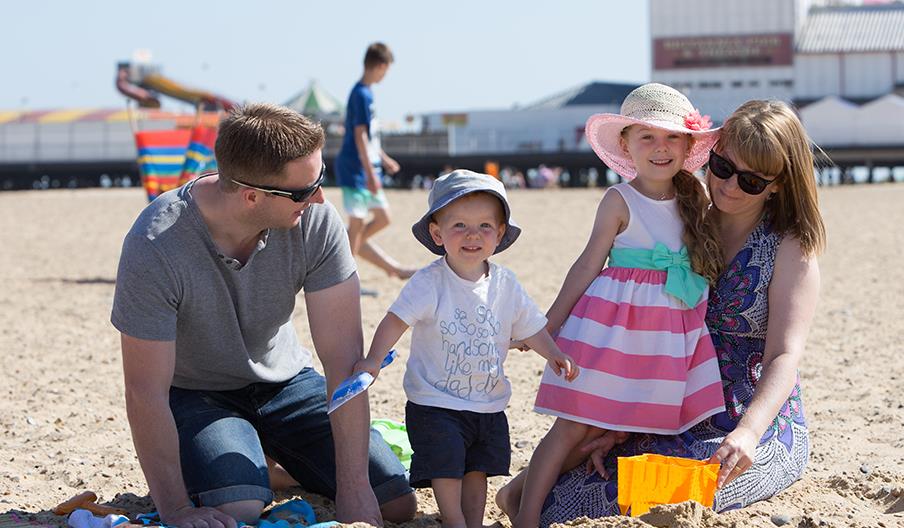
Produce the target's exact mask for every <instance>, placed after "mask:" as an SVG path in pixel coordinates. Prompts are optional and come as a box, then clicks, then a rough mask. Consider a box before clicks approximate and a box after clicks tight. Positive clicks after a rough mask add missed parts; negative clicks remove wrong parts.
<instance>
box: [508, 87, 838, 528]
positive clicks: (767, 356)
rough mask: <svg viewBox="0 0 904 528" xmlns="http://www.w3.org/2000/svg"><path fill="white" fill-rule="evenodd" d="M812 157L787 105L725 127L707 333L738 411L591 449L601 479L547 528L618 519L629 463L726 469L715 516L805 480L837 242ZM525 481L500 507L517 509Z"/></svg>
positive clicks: (716, 165) (739, 114)
mask: <svg viewBox="0 0 904 528" xmlns="http://www.w3.org/2000/svg"><path fill="white" fill-rule="evenodd" d="M810 148H811V146H810V140H809V138H808V137H807V133H806V131H805V130H804V128H803V126H802V125H801V123H800V121H799V119H798V118H797V116H796V115H795V113H794V111H793V110H792V109H791V108H789V107H788V106H787V105H786V104H784V103H781V102H778V101H749V102H747V103H745V104H743V105H741V107H740V108H738V109H737V110H736V111H735V112H734V113H733V114H732V115H731V116H729V118H728V119H727V120H726V121H725V124H724V126H723V127H722V130H721V135H720V139H719V141H718V143H717V144H716V146H715V147H714V148H713V149H712V150H711V152H710V153H709V165H708V170H707V171H706V182H707V185H708V187H709V191H710V195H711V196H712V208H711V210H710V212H709V214H708V215H707V218H706V222H707V223H709V224H711V225H713V226H714V227H715V228H716V230H717V231H716V232H717V234H718V241H719V246H720V248H721V263H722V268H723V271H722V273H721V274H720V276H719V278H718V280H717V281H716V283H715V285H714V287H713V289H712V290H711V292H710V298H709V306H708V310H707V315H706V323H707V325H708V327H709V329H710V332H711V335H712V339H713V344H714V346H715V349H716V356H717V358H718V361H719V367H720V370H721V373H722V388H723V390H724V394H725V401H726V407H727V408H726V410H725V411H724V412H721V413H719V414H717V415H715V416H712V417H710V418H707V419H706V420H704V421H703V422H701V423H700V424H698V425H696V426H694V427H692V428H691V429H690V430H688V431H686V432H684V433H682V434H680V435H656V434H651V433H635V434H631V435H630V437H628V438H627V440H624V439H623V438H616V437H615V436H614V435H613V434H606V435H604V436H602V437H600V438H599V439H597V440H595V441H593V442H590V443H588V444H587V445H585V446H584V449H582V451H584V452H585V453H586V452H590V453H591V460H592V461H593V464H594V466H595V467H596V469H597V471H596V472H594V473H592V474H588V473H587V472H586V471H585V470H584V469H583V468H581V467H579V468H576V469H574V470H572V471H570V472H568V473H566V474H565V475H562V476H561V477H560V478H559V479H558V482H557V483H556V485H555V487H554V488H553V490H552V493H551V494H550V495H549V496H548V497H547V498H546V502H545V505H544V511H543V514H542V516H541V521H540V526H547V525H549V524H551V523H556V522H566V521H568V520H571V519H574V518H576V517H578V516H585V515H586V516H590V517H602V516H609V515H617V514H618V513H619V509H618V504H617V495H618V474H617V457H620V456H633V455H638V454H641V453H658V454H663V455H672V456H682V457H688V458H694V459H698V460H709V461H710V462H713V463H720V464H721V468H720V470H719V476H718V481H717V485H718V487H719V489H718V491H717V492H716V496H715V502H714V504H713V509H714V510H716V511H726V510H731V509H737V508H742V507H745V506H747V505H749V504H751V503H754V502H757V501H761V500H765V499H768V498H769V497H771V496H773V495H775V494H776V493H778V492H779V491H781V490H783V489H785V488H787V487H788V486H790V485H791V484H792V483H793V482H794V481H796V480H797V479H799V478H800V477H801V475H802V474H803V471H804V468H805V467H806V464H807V460H808V458H809V454H810V443H809V434H808V431H807V423H806V420H805V419H804V411H803V402H802V396H801V390H800V382H799V376H798V370H797V369H798V364H799V363H800V359H801V356H802V355H803V352H804V349H805V347H806V340H807V334H808V333H809V330H810V324H811V322H812V320H813V315H814V312H815V310H816V303H817V298H818V294H819V282H820V279H819V267H818V265H817V261H816V256H817V255H818V254H819V253H820V252H821V251H822V249H823V248H824V246H825V240H826V239H825V228H824V226H823V221H822V218H821V216H820V213H819V207H818V203H817V194H816V180H815V176H814V167H813V155H812V152H811V150H810ZM578 363H579V364H580V363H581V361H580V359H578ZM622 440H624V441H623V442H622V443H621V444H619V443H618V442H619V441H622ZM519 478H521V477H516V478H515V479H513V481H512V482H513V483H514V485H512V484H510V485H509V486H506V489H505V493H502V496H501V497H497V500H498V499H501V500H502V501H505V502H509V501H512V500H514V497H515V496H517V495H518V494H519V493H520V492H519V485H518V483H517V481H518V480H519Z"/></svg>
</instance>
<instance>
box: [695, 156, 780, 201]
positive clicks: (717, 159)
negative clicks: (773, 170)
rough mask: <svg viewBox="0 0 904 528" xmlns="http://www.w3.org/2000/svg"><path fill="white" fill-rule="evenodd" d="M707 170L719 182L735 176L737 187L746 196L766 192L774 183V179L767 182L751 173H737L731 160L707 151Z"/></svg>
mask: <svg viewBox="0 0 904 528" xmlns="http://www.w3.org/2000/svg"><path fill="white" fill-rule="evenodd" d="M709 170H710V172H712V173H713V175H714V176H715V177H716V178H719V179H721V180H727V179H729V178H731V177H732V176H734V175H735V174H737V175H738V187H740V188H741V190H742V191H744V192H745V193H747V194H760V193H762V192H763V191H765V190H766V187H767V186H768V185H769V184H770V183H772V182H773V181H775V180H774V179H772V180H767V179H766V178H763V177H762V176H760V175H758V174H754V173H752V172H742V171H739V170H738V169H737V167H735V165H734V163H732V162H731V160H728V159H725V158H723V157H722V156H720V155H718V154H716V151H715V150H710V151H709Z"/></svg>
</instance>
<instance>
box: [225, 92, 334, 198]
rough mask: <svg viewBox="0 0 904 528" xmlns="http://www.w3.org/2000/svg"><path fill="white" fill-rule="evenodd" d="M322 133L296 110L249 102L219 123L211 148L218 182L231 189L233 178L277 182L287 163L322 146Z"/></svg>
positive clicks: (258, 182) (256, 181)
mask: <svg viewBox="0 0 904 528" xmlns="http://www.w3.org/2000/svg"><path fill="white" fill-rule="evenodd" d="M323 143H324V134H323V128H322V127H321V126H320V124H319V123H315V122H313V121H311V120H310V119H308V118H307V117H305V116H303V115H301V114H299V113H298V112H296V111H295V110H292V109H289V108H286V107H283V106H277V105H274V104H269V103H251V104H247V105H244V106H240V107H238V108H236V109H235V110H233V111H232V112H231V113H230V114H229V115H228V116H227V117H226V119H224V120H223V121H222V122H221V123H220V128H219V132H218V134H217V143H216V146H215V147H214V151H215V154H216V159H217V168H218V170H219V171H220V185H222V186H223V189H224V190H227V191H231V190H234V189H236V188H237V187H238V186H237V185H236V184H235V183H233V180H234V179H235V180H241V181H243V182H246V183H250V184H258V185H268V184H270V185H278V184H279V183H280V180H281V179H282V178H283V176H284V174H283V170H284V169H285V167H286V164H287V163H289V162H290V161H292V160H296V159H298V158H304V157H307V156H310V155H311V154H313V153H314V152H315V151H317V150H318V149H320V148H323Z"/></svg>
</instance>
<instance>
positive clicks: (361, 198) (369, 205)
mask: <svg viewBox="0 0 904 528" xmlns="http://www.w3.org/2000/svg"><path fill="white" fill-rule="evenodd" d="M342 205H343V206H344V207H345V212H346V213H347V214H348V216H349V217H350V218H366V217H367V213H368V212H369V211H370V210H371V209H389V202H388V201H387V200H386V194H384V193H383V189H380V190H379V191H377V194H373V193H371V192H370V191H369V190H367V189H358V188H357V187H342Z"/></svg>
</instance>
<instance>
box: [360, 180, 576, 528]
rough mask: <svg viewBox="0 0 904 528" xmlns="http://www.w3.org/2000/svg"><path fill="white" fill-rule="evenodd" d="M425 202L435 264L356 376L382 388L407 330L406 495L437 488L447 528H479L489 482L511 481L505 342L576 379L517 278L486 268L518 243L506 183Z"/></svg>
mask: <svg viewBox="0 0 904 528" xmlns="http://www.w3.org/2000/svg"><path fill="white" fill-rule="evenodd" d="M428 200H429V207H428V210H427V213H426V214H424V216H423V217H422V218H421V219H420V221H418V222H417V223H416V224H414V226H413V227H412V231H413V232H414V236H415V238H416V239H417V240H418V242H420V243H421V244H423V245H424V246H425V247H427V249H429V250H430V251H431V252H432V253H434V254H436V255H439V256H440V258H438V259H436V260H435V261H434V262H433V263H432V264H430V265H429V266H427V267H425V268H423V269H421V270H420V271H418V272H417V273H415V274H414V276H413V277H411V280H410V281H408V284H406V285H405V287H404V288H403V289H402V292H401V293H400V294H399V297H398V299H396V301H395V303H393V304H392V306H390V307H389V311H388V313H387V314H386V316H385V317H384V318H383V320H382V321H381V322H380V325H379V326H378V327H377V331H376V333H375V334H374V339H373V342H372V344H371V346H370V351H369V352H368V354H367V357H366V358H365V359H364V360H362V361H360V362H359V363H358V365H357V366H356V370H362V371H367V372H370V373H371V374H372V375H373V376H374V377H377V376H378V375H379V374H380V362H381V361H382V359H383V358H384V357H385V356H386V354H387V352H389V349H390V348H392V346H393V345H394V344H395V343H396V342H397V341H398V340H399V338H401V337H402V335H403V334H404V333H405V331H407V330H408V328H409V327H413V330H412V336H411V353H410V355H409V358H408V368H407V370H406V371H405V379H404V381H403V386H404V389H405V394H406V396H407V397H408V403H407V404H406V406H405V423H406V424H407V426H408V436H409V438H410V439H411V447H412V449H413V451H414V454H413V455H412V458H411V484H412V486H414V487H432V488H433V494H434V496H435V497H436V503H437V505H438V506H439V511H440V516H441V517H442V521H443V526H444V527H447V528H454V527H462V528H464V527H467V528H481V527H482V526H483V516H484V509H485V507H486V498H487V477H488V476H496V475H508V474H509V462H510V459H511V444H510V442H509V428H508V420H507V418H506V416H505V407H506V405H507V404H508V401H509V398H510V397H511V394H512V389H511V384H510V383H509V380H508V379H507V378H506V376H505V373H504V371H503V362H504V361H505V359H506V355H507V352H508V348H509V343H510V340H511V339H515V340H523V341H524V342H526V343H527V344H529V345H530V346H531V347H533V348H534V350H536V351H537V352H538V353H539V354H540V355H541V356H543V357H544V358H546V361H547V365H549V369H550V371H551V372H555V373H556V375H557V376H561V378H562V379H563V380H564V381H565V383H569V382H571V381H572V380H574V378H575V377H576V376H577V375H578V370H577V368H575V367H574V363H573V362H572V360H571V358H569V357H568V356H567V355H565V354H563V353H562V352H561V351H560V350H559V349H558V347H556V345H555V343H553V341H552V338H551V337H550V335H549V334H548V333H547V332H546V329H545V326H546V318H545V317H544V316H543V313H542V312H540V310H539V309H538V308H537V306H536V305H535V304H534V303H533V301H531V299H530V297H528V296H527V293H526V292H525V291H524V288H523V287H522V286H521V285H520V284H519V282H518V280H517V279H516V278H515V275H514V274H513V273H512V272H511V271H509V270H508V269H506V268H503V267H501V266H499V265H496V264H492V263H490V261H489V258H490V257H491V256H492V255H494V254H496V253H499V252H501V251H504V250H505V249H506V248H508V247H509V246H510V245H511V244H512V243H514V242H515V240H516V239H517V238H518V235H519V234H520V233H521V229H520V228H519V227H518V226H517V224H515V222H514V221H513V220H512V218H511V212H510V208H509V205H508V201H507V199H506V193H505V187H504V186H503V185H502V182H500V181H499V180H497V179H496V178H493V177H492V176H489V175H487V174H479V173H475V172H471V171H467V170H456V171H453V172H451V173H449V174H446V175H444V176H442V177H440V178H439V179H437V180H436V185H435V186H434V187H433V190H432V191H431V192H430V196H429V198H428Z"/></svg>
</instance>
